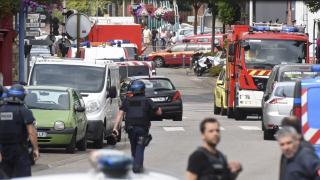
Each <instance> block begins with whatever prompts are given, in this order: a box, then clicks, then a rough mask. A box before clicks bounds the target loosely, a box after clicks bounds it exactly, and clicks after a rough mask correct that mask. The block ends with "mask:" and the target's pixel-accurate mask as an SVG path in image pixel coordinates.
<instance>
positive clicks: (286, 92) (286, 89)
mask: <svg viewBox="0 0 320 180" xmlns="http://www.w3.org/2000/svg"><path fill="white" fill-rule="evenodd" d="M293 90H294V85H286V86H278V87H277V88H276V89H275V92H274V95H275V96H277V97H290V98H291V97H293Z"/></svg>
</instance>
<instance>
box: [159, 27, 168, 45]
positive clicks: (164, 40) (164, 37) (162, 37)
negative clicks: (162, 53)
mask: <svg viewBox="0 0 320 180" xmlns="http://www.w3.org/2000/svg"><path fill="white" fill-rule="evenodd" d="M167 38H168V35H167V31H165V30H164V29H162V30H161V33H160V40H161V49H165V48H166V43H167Z"/></svg>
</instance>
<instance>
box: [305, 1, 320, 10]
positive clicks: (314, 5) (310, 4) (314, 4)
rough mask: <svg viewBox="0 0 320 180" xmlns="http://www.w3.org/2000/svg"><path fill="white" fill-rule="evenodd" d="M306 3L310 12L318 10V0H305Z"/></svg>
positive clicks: (319, 5) (319, 7) (319, 2)
mask: <svg viewBox="0 0 320 180" xmlns="http://www.w3.org/2000/svg"><path fill="white" fill-rule="evenodd" d="M305 3H306V5H307V6H308V8H309V9H310V11H311V12H313V13H315V12H317V11H319V10H320V1H319V0H305Z"/></svg>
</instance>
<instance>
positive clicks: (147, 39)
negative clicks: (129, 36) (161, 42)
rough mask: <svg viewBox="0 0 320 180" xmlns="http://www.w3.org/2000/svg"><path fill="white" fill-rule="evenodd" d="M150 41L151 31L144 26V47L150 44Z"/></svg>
mask: <svg viewBox="0 0 320 180" xmlns="http://www.w3.org/2000/svg"><path fill="white" fill-rule="evenodd" d="M150 39H151V31H150V29H149V28H148V26H145V27H144V30H143V43H144V45H145V46H147V45H149V44H150Z"/></svg>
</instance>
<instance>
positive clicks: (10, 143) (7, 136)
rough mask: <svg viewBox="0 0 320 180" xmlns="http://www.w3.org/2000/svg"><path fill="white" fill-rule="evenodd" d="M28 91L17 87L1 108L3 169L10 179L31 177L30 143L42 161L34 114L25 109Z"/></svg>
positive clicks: (0, 139) (19, 86) (17, 85)
mask: <svg viewBox="0 0 320 180" xmlns="http://www.w3.org/2000/svg"><path fill="white" fill-rule="evenodd" d="M25 95H26V92H25V89H24V87H23V86H22V85H20V84H16V85H13V86H12V87H11V88H10V89H9V91H8V97H7V98H5V100H4V104H3V105H1V106H0V144H1V146H2V150H1V157H2V161H1V168H2V170H3V171H4V173H5V174H6V175H7V177H8V178H14V177H25V176H31V162H30V158H29V155H28V149H27V139H28V138H30V141H31V143H32V146H33V155H34V159H35V160H37V159H38V158H39V149H38V143H37V132H36V129H35V127H34V125H33V123H34V121H35V119H34V117H33V115H32V112H31V111H30V110H29V109H28V108H27V107H26V106H25V105H24V97H25Z"/></svg>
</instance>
